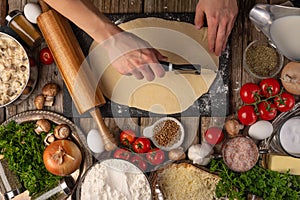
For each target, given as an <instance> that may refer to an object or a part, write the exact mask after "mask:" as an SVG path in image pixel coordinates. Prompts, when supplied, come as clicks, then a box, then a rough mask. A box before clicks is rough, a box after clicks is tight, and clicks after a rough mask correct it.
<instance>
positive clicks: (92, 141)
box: [86, 129, 104, 153]
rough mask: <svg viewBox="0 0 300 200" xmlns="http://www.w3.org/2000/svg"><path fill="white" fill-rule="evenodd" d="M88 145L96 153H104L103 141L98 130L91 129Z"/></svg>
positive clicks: (88, 135)
mask: <svg viewBox="0 0 300 200" xmlns="http://www.w3.org/2000/svg"><path fill="white" fill-rule="evenodd" d="M86 140H87V145H88V147H89V148H90V150H91V151H92V152H94V153H102V152H103V151H104V143H103V140H102V138H101V136H100V134H99V132H98V130H96V129H91V130H90V131H89V132H88V134H87V138H86Z"/></svg>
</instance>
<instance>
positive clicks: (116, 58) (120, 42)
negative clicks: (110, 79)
mask: <svg viewBox="0 0 300 200" xmlns="http://www.w3.org/2000/svg"><path fill="white" fill-rule="evenodd" d="M103 46H104V48H105V49H106V50H107V52H108V55H109V57H110V61H111V64H112V66H113V67H114V68H115V69H116V70H117V71H118V72H119V73H120V74H123V75H134V76H135V77H136V78H137V79H143V78H144V77H145V78H146V79H147V80H148V81H152V80H153V79H154V78H155V76H158V77H163V76H164V75H165V70H164V69H163V68H162V66H161V65H160V64H159V60H162V61H166V60H167V57H165V56H163V55H162V54H161V53H159V52H158V51H157V50H156V49H154V48H153V47H152V46H151V45H150V44H149V43H148V42H146V41H145V40H142V39H141V38H139V37H138V36H136V35H134V34H132V33H129V32H121V33H118V34H115V35H114V36H112V37H110V38H109V39H107V40H106V41H105V42H104V43H103Z"/></svg>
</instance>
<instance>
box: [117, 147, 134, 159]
mask: <svg viewBox="0 0 300 200" xmlns="http://www.w3.org/2000/svg"><path fill="white" fill-rule="evenodd" d="M130 155H131V153H130V152H129V151H128V150H127V149H122V148H120V149H117V150H116V151H115V153H114V158H120V159H123V160H129V158H130Z"/></svg>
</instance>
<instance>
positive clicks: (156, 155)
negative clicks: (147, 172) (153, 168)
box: [146, 148, 165, 165]
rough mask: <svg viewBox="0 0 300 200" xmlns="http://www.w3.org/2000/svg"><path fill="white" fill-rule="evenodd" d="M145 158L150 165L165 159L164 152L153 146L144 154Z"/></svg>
mask: <svg viewBox="0 0 300 200" xmlns="http://www.w3.org/2000/svg"><path fill="white" fill-rule="evenodd" d="M146 159H147V160H148V161H149V162H150V163H151V164H152V165H159V164H161V163H162V162H163V161H164V160H165V153H164V152H163V151H162V150H161V149H159V148H154V149H151V150H150V151H149V152H148V153H147V154H146Z"/></svg>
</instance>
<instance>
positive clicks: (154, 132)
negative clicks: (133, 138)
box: [143, 117, 184, 151]
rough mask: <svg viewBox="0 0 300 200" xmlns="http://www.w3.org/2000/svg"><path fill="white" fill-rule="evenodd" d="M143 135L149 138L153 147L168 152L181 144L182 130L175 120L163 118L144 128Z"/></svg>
mask: <svg viewBox="0 0 300 200" xmlns="http://www.w3.org/2000/svg"><path fill="white" fill-rule="evenodd" d="M143 135H144V136H145V137H148V138H150V139H151V140H152V142H153V143H154V145H155V146H157V147H159V148H161V149H163V150H166V151H169V150H171V149H175V148H177V147H179V146H180V145H181V144H182V142H183V139H184V129H183V126H182V124H181V123H180V122H179V121H178V120H177V119H175V118H172V117H164V118H161V119H160V120H158V121H156V122H155V123H154V124H153V125H152V126H149V127H146V128H145V129H144V131H143Z"/></svg>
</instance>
